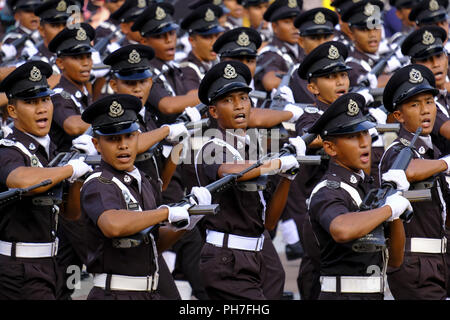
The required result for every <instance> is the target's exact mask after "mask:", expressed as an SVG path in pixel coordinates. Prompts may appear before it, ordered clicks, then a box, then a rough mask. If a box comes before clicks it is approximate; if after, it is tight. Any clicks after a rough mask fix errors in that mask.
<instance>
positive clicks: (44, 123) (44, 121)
mask: <svg viewBox="0 0 450 320" xmlns="http://www.w3.org/2000/svg"><path fill="white" fill-rule="evenodd" d="M36 123H37V124H38V126H39V127H40V128H45V127H46V126H47V123H48V118H41V119H38V120H36Z"/></svg>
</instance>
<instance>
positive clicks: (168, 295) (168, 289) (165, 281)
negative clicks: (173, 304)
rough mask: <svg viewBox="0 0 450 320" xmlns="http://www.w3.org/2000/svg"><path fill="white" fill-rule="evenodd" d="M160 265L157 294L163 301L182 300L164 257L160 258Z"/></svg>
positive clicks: (160, 256)
mask: <svg viewBox="0 0 450 320" xmlns="http://www.w3.org/2000/svg"><path fill="white" fill-rule="evenodd" d="M158 265H159V271H158V273H159V282H158V288H157V289H156V292H157V293H158V294H159V296H160V299H161V300H181V297H180V293H179V292H178V288H177V286H176V284H175V281H174V280H173V276H172V273H171V272H170V270H169V267H168V266H167V263H166V260H164V258H163V256H162V255H159V256H158Z"/></svg>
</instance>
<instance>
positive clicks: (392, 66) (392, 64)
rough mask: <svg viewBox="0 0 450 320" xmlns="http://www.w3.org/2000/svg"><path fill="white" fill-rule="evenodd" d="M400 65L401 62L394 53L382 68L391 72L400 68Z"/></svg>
mask: <svg viewBox="0 0 450 320" xmlns="http://www.w3.org/2000/svg"><path fill="white" fill-rule="evenodd" d="M401 67H402V64H401V63H400V61H399V60H398V59H397V57H396V56H395V55H393V56H392V57H391V58H390V59H389V60H388V62H387V65H386V67H385V68H384V71H385V72H386V73H391V72H394V71H395V70H397V69H400V68H401Z"/></svg>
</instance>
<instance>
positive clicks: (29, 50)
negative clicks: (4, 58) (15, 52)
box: [22, 45, 39, 58]
mask: <svg viewBox="0 0 450 320" xmlns="http://www.w3.org/2000/svg"><path fill="white" fill-rule="evenodd" d="M38 53H39V51H38V49H36V47H35V46H34V45H31V46H25V47H24V48H23V50H22V56H25V57H27V58H30V57H33V56H35V55H36V54H38Z"/></svg>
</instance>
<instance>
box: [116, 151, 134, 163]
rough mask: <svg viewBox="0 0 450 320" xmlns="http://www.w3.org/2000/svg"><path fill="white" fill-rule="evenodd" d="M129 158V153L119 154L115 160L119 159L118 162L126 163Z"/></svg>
mask: <svg viewBox="0 0 450 320" xmlns="http://www.w3.org/2000/svg"><path fill="white" fill-rule="evenodd" d="M130 158H131V155H130V154H129V153H121V154H119V155H118V156H117V159H119V161H120V162H128V161H129V160H130Z"/></svg>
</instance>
